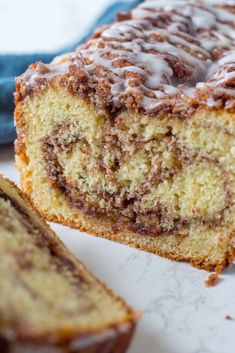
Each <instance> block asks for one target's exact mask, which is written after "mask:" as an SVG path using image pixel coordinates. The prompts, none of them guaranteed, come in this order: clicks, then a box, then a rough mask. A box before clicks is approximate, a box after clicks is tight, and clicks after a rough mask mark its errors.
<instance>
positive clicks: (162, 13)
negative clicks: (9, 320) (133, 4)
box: [15, 0, 235, 271]
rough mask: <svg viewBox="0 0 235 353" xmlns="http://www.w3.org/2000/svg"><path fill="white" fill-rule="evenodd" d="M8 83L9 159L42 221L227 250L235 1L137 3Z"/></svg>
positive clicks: (204, 250)
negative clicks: (11, 102) (13, 137)
mask: <svg viewBox="0 0 235 353" xmlns="http://www.w3.org/2000/svg"><path fill="white" fill-rule="evenodd" d="M16 87H17V89H16V94H15V101H16V110H15V121H16V126H17V132H18V142H17V145H16V163H17V167H18V169H19V170H20V172H21V175H22V179H21V180H22V187H23V189H24V190H25V192H27V194H28V195H30V196H31V198H32V200H33V203H34V205H35V207H36V208H37V209H38V210H40V212H41V213H42V214H43V215H44V216H45V217H46V218H47V219H48V220H51V221H56V222H60V223H63V224H67V225H69V226H71V227H75V228H79V229H81V230H84V231H88V232H90V233H92V234H95V235H98V236H103V237H106V238H108V239H112V240H116V241H119V242H122V243H126V244H129V245H132V246H135V247H137V248H140V249H143V250H147V251H150V252H153V253H156V254H159V255H161V256H165V257H168V258H171V259H175V260H178V261H189V262H191V263H192V264H193V265H195V266H198V267H200V268H205V269H207V270H216V271H220V270H222V269H223V268H224V267H225V266H227V265H228V264H229V263H231V262H232V261H233V260H234V257H235V2H234V1H226V0H224V1H215V0H214V1H212V0H208V1H206V0H204V1H202V0H201V1H199V0H175V1H174V0H169V1H162V0H158V1H146V2H143V3H142V4H141V5H140V6H138V7H137V8H135V9H134V10H132V11H130V12H127V13H120V14H118V15H117V20H116V22H115V23H113V24H111V25H106V26H104V27H102V28H100V29H98V30H97V31H96V32H95V33H94V35H93V36H92V37H91V38H90V39H88V40H87V42H86V43H84V44H83V45H81V46H80V47H79V48H77V49H76V50H75V51H74V52H72V53H69V54H67V55H64V56H61V57H57V58H55V59H54V60H53V61H52V62H51V63H50V64H43V63H41V62H37V63H35V64H33V65H31V66H30V67H29V69H28V70H27V71H26V72H25V73H24V74H23V75H22V76H20V77H19V78H18V79H17V85H16Z"/></svg>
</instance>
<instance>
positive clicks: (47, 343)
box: [0, 175, 136, 353]
mask: <svg viewBox="0 0 235 353" xmlns="http://www.w3.org/2000/svg"><path fill="white" fill-rule="evenodd" d="M0 257H1V261H0V352H1V353H36V352H37V353H78V352H79V353H88V352H89V353H93V352H94V353H95V352H99V353H102V352H107V353H124V352H125V351H126V349H127V346H128V344H129V341H130V339H131V336H132V334H133V331H134V327H135V322H136V315H135V314H134V313H133V312H132V311H131V309H129V308H128V307H126V305H125V304H124V303H123V301H122V300H121V299H120V298H117V297H114V296H113V295H112V293H111V292H110V291H109V290H108V289H107V288H106V287H105V286H104V285H102V284H101V283H100V282H98V280H97V279H95V278H94V277H93V276H92V275H91V274H90V273H89V272H88V270H87V269H86V268H85V266H84V265H83V264H82V263H81V262H79V261H78V260H76V259H75V258H74V257H73V256H72V255H71V254H70V253H69V251H68V250H67V249H66V248H65V247H64V245H63V244H62V243H61V242H60V241H59V239H58V238H57V237H56V235H55V234H54V233H53V232H52V231H51V230H50V229H49V227H48V226H47V225H46V224H45V222H44V221H43V220H42V219H41V218H40V217H39V215H38V214H37V212H36V211H35V210H34V209H33V208H32V207H31V206H30V204H29V202H28V200H27V199H26V198H25V196H24V195H23V194H22V193H21V192H20V191H19V190H18V189H17V188H16V187H15V185H14V184H12V183H10V182H9V181H7V180H5V179H3V177H2V176H1V175H0Z"/></svg>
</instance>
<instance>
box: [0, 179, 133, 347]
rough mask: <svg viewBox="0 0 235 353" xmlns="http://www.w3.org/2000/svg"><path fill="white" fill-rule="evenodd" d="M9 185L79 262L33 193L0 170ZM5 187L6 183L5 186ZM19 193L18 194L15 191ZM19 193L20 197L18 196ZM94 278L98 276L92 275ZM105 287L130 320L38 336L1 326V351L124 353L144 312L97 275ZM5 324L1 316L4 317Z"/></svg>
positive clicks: (63, 249)
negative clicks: (45, 218)
mask: <svg viewBox="0 0 235 353" xmlns="http://www.w3.org/2000/svg"><path fill="white" fill-rule="evenodd" d="M3 183H4V184H5V185H7V186H8V187H10V188H11V189H12V190H13V189H14V190H13V194H14V196H12V195H10V197H11V198H12V199H13V200H15V201H16V202H19V200H20V203H21V202H22V204H23V206H24V208H25V209H30V214H31V215H33V217H35V218H36V220H37V224H39V223H40V227H41V229H42V230H43V231H45V232H47V233H49V234H50V237H51V238H52V240H53V241H54V242H55V243H57V248H58V251H60V253H61V254H63V256H64V257H67V258H68V259H71V260H72V261H73V262H75V263H77V259H76V258H75V256H74V255H73V254H72V253H70V251H69V250H68V249H67V248H66V247H65V246H64V244H63V243H62V241H61V240H60V239H59V238H58V237H57V236H56V234H55V233H54V232H53V231H52V230H51V228H50V227H49V226H48V224H46V222H45V220H44V218H43V217H42V215H41V214H40V212H38V211H37V209H36V207H35V206H34V205H33V204H32V202H31V201H30V199H29V197H28V196H27V195H26V194H25V193H23V192H22V191H21V190H20V189H19V188H18V187H17V186H16V185H15V184H14V183H13V182H12V181H10V180H9V179H5V178H4V177H3V176H2V175H1V174H0V186H1V184H2V185H3ZM1 190H2V191H4V190H3V187H2V188H1ZM15 193H16V194H15ZM15 195H16V197H15ZM83 267H84V269H85V270H86V272H87V273H88V274H89V275H91V273H90V271H89V270H88V269H87V268H86V267H85V266H84V265H83ZM92 277H93V278H95V277H94V276H93V275H92ZM95 280H96V281H97V283H99V284H100V285H101V286H102V287H103V288H104V289H105V291H106V292H107V293H108V295H109V296H111V297H112V298H113V299H114V300H116V301H118V302H120V303H121V304H122V305H124V306H125V308H126V320H125V321H124V322H123V323H121V324H116V325H115V324H114V325H110V326H108V327H106V328H105V329H102V330H100V331H99V330H97V331H90V332H84V333H81V332H80V333H76V332H69V331H66V332H59V333H53V334H51V335H49V336H48V335H47V336H34V334H33V335H31V334H30V333H29V332H25V330H24V328H23V327H22V328H21V332H17V331H14V329H13V331H11V332H8V330H7V331H6V330H4V328H0V352H1V353H22V352H25V351H26V350H27V352H34V350H35V349H37V352H39V353H40V352H42V353H44V352H47V353H50V352H53V353H57V352H58V353H70V352H71V353H73V352H81V353H83V352H84V353H86V352H88V351H89V352H91V353H96V352H97V353H98V352H99V353H100V352H107V353H124V352H126V349H127V347H128V346H129V343H130V341H131V338H132V336H133V334H134V331H135V327H136V323H137V320H138V318H139V317H140V314H138V313H137V312H134V311H133V310H132V309H131V308H130V307H128V306H126V304H125V302H124V300H123V299H122V298H121V297H116V296H114V294H113V292H112V291H111V290H110V289H109V288H107V287H106V285H105V284H103V283H102V282H101V281H99V280H98V279H97V278H95ZM0 326H1V318H0Z"/></svg>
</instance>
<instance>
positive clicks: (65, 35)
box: [0, 0, 235, 353]
mask: <svg viewBox="0 0 235 353" xmlns="http://www.w3.org/2000/svg"><path fill="white" fill-rule="evenodd" d="M108 2H109V1H108V0H96V1H93V0H87V1H86V2H84V1H83V0H60V1H59V0H57V1H56V0H51V1H50V2H49V1H47V0H41V1H40V4H41V5H40V6H39V5H38V4H39V1H36V0H21V1H18V0H0V31H1V33H3V32H2V31H3V30H5V28H6V23H7V22H10V21H13V20H14V21H16V22H15V26H14V28H15V29H17V31H15V33H10V34H9V33H8V34H7V35H6V37H4V38H3V37H2V36H0V50H1V51H2V50H4V51H8V52H10V51H16V50H19V49H22V50H24V51H29V50H43V49H45V50H49V49H55V48H56V47H58V46H60V44H62V45H64V44H68V43H69V42H70V41H71V40H74V38H76V37H77V35H78V34H79V33H82V32H83V31H84V30H85V28H86V27H87V26H89V19H90V18H91V19H93V18H94V17H95V16H96V14H97V13H98V12H99V11H101V10H102V7H103V6H104V5H106V4H107V3H108ZM19 3H20V4H21V5H19ZM32 4H33V5H32ZM49 4H50V5H49ZM13 5H14V6H15V9H16V10H17V11H18V12H19V11H21V14H19V13H18V14H16V12H15V11H13V9H14V6H13ZM37 6H38V8H37ZM42 6H43V7H44V10H43V9H42ZM55 9H56V15H55V16H54V17H53V11H55ZM81 9H82V12H81ZM43 11H44V12H45V13H46V14H45V13H44V20H43V28H42V27H41V24H40V25H39V27H40V28H39V27H37V26H36V27H34V29H33V30H32V31H31V34H29V33H26V32H25V30H26V26H27V23H26V22H27V21H28V18H27V16H29V14H31V16H32V17H31V18H30V20H29V21H30V23H33V22H34V21H35V23H37V24H39V23H40V21H39V20H38V15H41V14H43ZM24 16H25V17H24ZM7 17H8V21H7ZM19 17H21V18H20V19H19ZM4 21H5V24H4ZM17 21H18V22H17ZM49 21H50V24H49ZM21 24H22V25H23V28H21ZM11 27H12V24H11ZM52 27H53V29H52V30H51V32H50V33H49V32H47V31H48V30H49V28H52ZM78 27H79V30H77V28H78ZM24 35H26V37H25V40H23V39H22V38H24ZM7 36H8V39H7ZM35 38H36V39H35ZM53 41H54V42H53ZM52 43H54V44H52ZM0 172H1V173H3V174H4V175H5V176H7V177H9V178H11V179H12V180H14V181H16V182H17V183H18V182H19V175H18V172H17V171H16V169H15V167H14V157H13V147H12V146H10V145H8V146H5V147H2V146H0ZM52 227H53V229H54V230H55V231H56V232H57V234H58V235H59V236H60V237H61V239H62V240H63V241H64V242H65V243H66V244H67V246H68V247H69V248H70V249H71V251H72V252H73V253H75V254H76V255H77V256H78V257H79V258H80V259H81V260H83V261H84V262H85V263H86V264H87V266H88V267H89V268H90V269H91V271H92V272H93V273H94V274H95V275H97V276H98V277H99V278H100V279H102V281H104V282H106V283H107V284H108V285H109V287H111V288H112V289H113V290H114V291H115V292H116V293H117V294H119V295H121V296H123V297H124V298H125V299H126V301H127V302H128V303H129V304H130V305H132V306H133V307H134V308H135V309H137V310H140V311H142V312H143V317H142V319H141V321H140V324H139V326H138V329H137V333H136V335H135V338H134V340H133V344H132V345H131V347H130V349H129V351H128V353H234V352H235V266H234V267H232V268H230V269H228V270H226V271H225V272H224V273H223V274H222V275H221V278H222V280H221V282H220V283H219V284H218V285H216V286H214V287H211V288H205V286H204V280H206V279H207V277H208V273H206V272H204V271H200V270H196V269H194V268H193V267H191V266H190V265H188V264H183V263H180V264H179V263H174V262H171V261H168V260H165V259H162V258H160V257H157V256H155V255H151V254H148V253H144V252H141V251H138V250H135V249H132V248H129V247H127V246H124V245H119V244H117V243H113V242H111V241H107V240H104V239H100V238H96V237H92V236H89V235H87V234H85V233H83V234H81V233H80V232H78V231H76V230H72V229H69V228H67V227H63V226H60V225H55V224H53V225H52ZM226 315H230V316H231V317H232V318H233V320H232V321H230V320H226V319H225V316H226Z"/></svg>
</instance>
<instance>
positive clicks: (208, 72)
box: [20, 0, 235, 113]
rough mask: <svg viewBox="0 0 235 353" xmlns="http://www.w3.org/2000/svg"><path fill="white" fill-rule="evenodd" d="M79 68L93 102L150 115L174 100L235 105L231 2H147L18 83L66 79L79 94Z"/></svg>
mask: <svg viewBox="0 0 235 353" xmlns="http://www.w3.org/2000/svg"><path fill="white" fill-rule="evenodd" d="M38 65H39V66H40V65H43V67H42V66H41V68H40V67H38ZM81 73H82V77H83V85H84V82H85V81H86V85H87V87H89V89H87V94H88V95H90V96H91V95H92V94H93V96H94V95H95V96H96V97H99V98H98V99H96V100H94V101H95V102H96V104H98V103H97V102H98V101H99V104H101V103H100V102H101V101H102V102H104V103H105V104H106V105H112V106H114V107H116V108H117V109H119V108H121V107H122V106H123V105H124V106H126V107H127V108H133V109H138V110H141V111H145V112H148V113H154V112H156V111H157V110H158V109H160V107H161V106H162V105H163V104H164V105H166V104H167V105H168V106H169V105H175V104H176V103H177V102H178V103H179V100H181V104H182V102H185V106H186V105H188V104H189V102H190V104H192V103H193V104H196V103H195V102H199V101H200V102H203V103H205V104H207V105H208V106H209V107H213V106H218V105H223V106H225V107H228V108H231V107H233V106H234V107H235V1H231V0H227V1H226V0H224V1H217V0H168V1H166V0H157V1H155V0H151V1H150V0H149V1H145V2H144V3H142V4H141V5H139V6H138V7H137V8H135V9H134V10H132V11H131V12H128V13H123V14H119V15H118V16H117V22H115V23H114V24H112V25H107V26H105V27H103V28H102V29H100V30H98V31H97V32H96V33H95V34H94V36H93V37H92V38H90V39H89V40H88V41H87V42H86V43H85V44H83V45H82V46H80V47H79V48H78V49H77V50H76V51H74V52H72V53H70V54H67V55H65V56H63V57H58V58H55V59H54V60H53V61H52V63H51V64H49V65H44V64H41V63H38V64H37V65H34V66H33V67H31V68H30V69H29V70H28V71H27V72H26V73H25V74H24V75H23V76H21V78H20V81H21V83H22V82H23V84H24V86H25V87H26V88H27V87H29V88H30V87H31V88H32V86H33V85H35V84H37V83H39V82H40V83H41V82H44V83H46V82H50V80H52V79H53V80H54V79H55V78H58V77H59V78H61V77H62V76H63V78H64V81H66V80H67V83H68V84H69V82H70V83H71V82H73V87H75V86H76V89H77V90H78V92H79V89H80V88H79V87H80V86H81V85H80V83H81V82H80V81H79V80H80V77H81ZM65 77H66V80H65ZM85 78H86V79H85ZM76 79H77V85H76ZM178 106H179V104H178Z"/></svg>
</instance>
